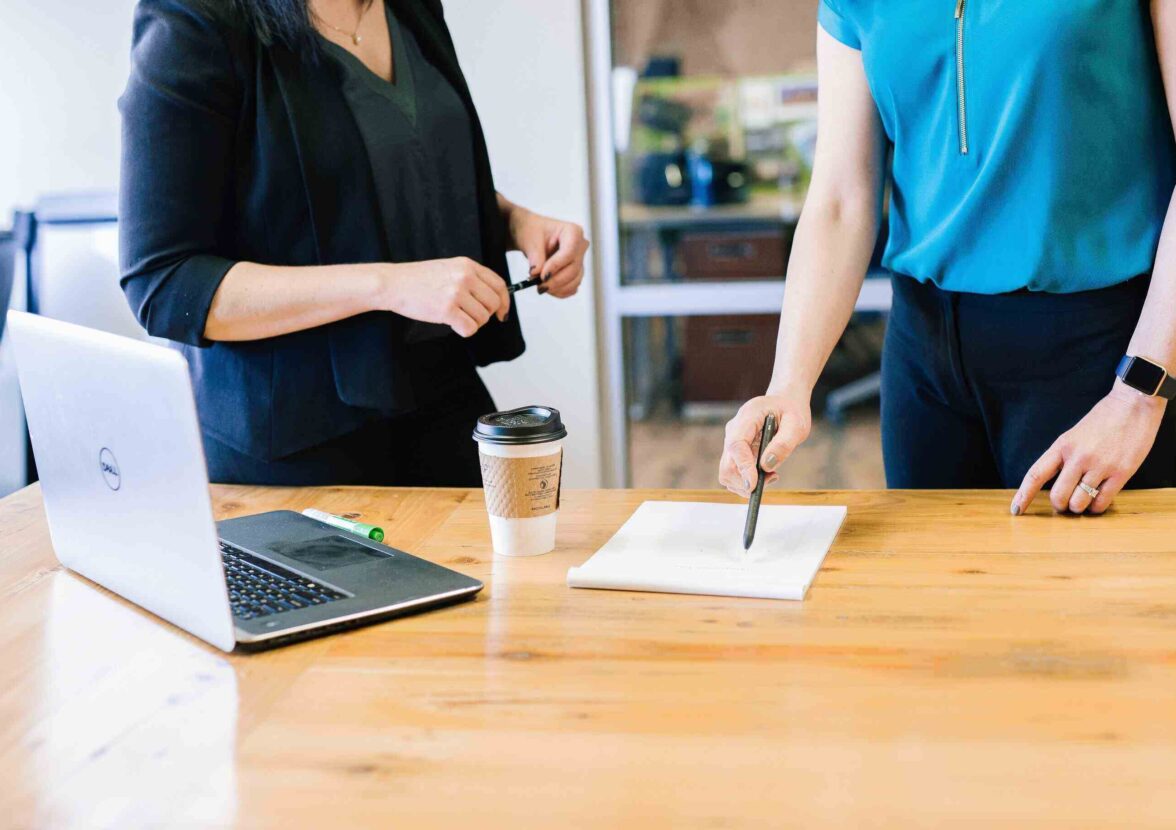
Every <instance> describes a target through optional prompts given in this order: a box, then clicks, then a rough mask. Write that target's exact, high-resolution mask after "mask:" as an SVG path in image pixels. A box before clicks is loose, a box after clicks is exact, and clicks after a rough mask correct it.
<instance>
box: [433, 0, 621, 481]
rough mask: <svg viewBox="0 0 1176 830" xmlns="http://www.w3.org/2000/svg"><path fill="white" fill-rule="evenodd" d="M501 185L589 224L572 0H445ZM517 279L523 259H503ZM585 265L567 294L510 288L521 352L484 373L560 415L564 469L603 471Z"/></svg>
mask: <svg viewBox="0 0 1176 830" xmlns="http://www.w3.org/2000/svg"><path fill="white" fill-rule="evenodd" d="M444 3H445V16H446V19H447V20H448V22H449V27H450V29H451V30H452V32H453V37H454V40H455V41H456V42H457V51H458V56H459V57H460V58H461V63H462V68H463V69H464V70H465V74H466V77H467V79H468V80H469V84H470V89H471V91H472V92H473V95H474V100H475V102H476V103H477V105H478V114H479V115H480V116H481V118H482V122H483V126H484V127H485V130H486V138H487V141H488V142H489V144H490V159H491V162H492V163H493V165H494V175H495V179H496V183H497V185H498V189H499V190H500V191H502V192H503V193H504V194H506V195H507V196H508V197H509V198H510V199H512V200H514V201H516V202H518V203H519V204H522V205H525V206H527V207H528V208H530V209H532V210H536V211H539V212H541V213H546V214H549V215H552V216H558V217H560V218H563V219H570V220H572V221H575V222H579V223H580V224H581V225H583V226H584V227H585V228H586V229H587V230H588V234H589V237H591V236H592V228H591V227H590V222H589V220H590V212H591V195H590V184H589V170H588V152H589V148H588V124H587V104H586V100H585V88H586V87H585V75H584V73H585V62H584V50H583V38H582V21H581V17H580V0H509V2H504V0H493V1H492V2H488V1H487V0H444ZM512 270H513V277H514V279H516V280H519V279H526V276H525V273H526V263H525V262H524V261H523V260H522V258H521V257H520V258H518V259H515V260H514V261H512ZM594 288H595V286H594V284H593V275H592V274H591V273H589V274H588V275H587V277H586V278H585V282H584V287H583V288H581V289H580V293H579V294H577V295H576V296H575V297H573V298H572V299H570V300H555V299H553V298H551V297H541V296H539V295H538V294H537V293H536V292H535V291H534V290H528V291H524V292H522V294H520V295H519V298H518V299H519V314H520V316H521V318H522V321H523V330H524V333H525V335H526V337H527V353H526V354H525V355H523V356H522V357H521V358H519V359H518V360H516V361H514V362H512V363H508V364H505V365H501V366H494V367H491V368H490V369H489V370H487V371H486V372H484V373H483V376H484V377H485V378H486V382H487V384H488V385H489V386H490V391H491V392H492V393H493V394H494V398H495V400H496V401H497V403H498V404H499V405H500V406H502V407H503V408H508V407H514V406H522V405H524V404H529V403H543V404H550V405H552V406H555V407H557V408H558V409H559V410H560V411H561V412H562V413H563V415H564V420H565V421H566V422H567V425H568V433H569V434H568V443H567V457H566V461H565V464H564V475H565V481H566V482H567V484H568V486H570V487H598V486H600V483H601V438H600V435H601V432H600V430H601V423H600V401H599V395H598V390H597V380H596V377H597V359H596V357H597V356H596V324H595V317H594V315H595V311H594V299H593V297H594V293H595V292H594Z"/></svg>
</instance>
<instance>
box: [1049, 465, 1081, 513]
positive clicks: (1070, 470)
mask: <svg viewBox="0 0 1176 830" xmlns="http://www.w3.org/2000/svg"><path fill="white" fill-rule="evenodd" d="M1084 472H1086V465H1085V464H1081V463H1079V461H1078V459H1077V458H1075V457H1070V458H1069V459H1067V460H1066V461H1065V463H1063V464H1062V471H1061V472H1060V473H1058V477H1057V480H1056V481H1055V482H1054V485H1053V487H1052V488H1051V489H1050V491H1049V503H1050V504H1051V505H1053V509H1054V510H1056V511H1058V512H1059V513H1065V512H1066V511H1067V510H1069V509H1070V496H1072V495H1073V494H1074V491H1075V490H1077V489H1078V482H1079V481H1080V480H1081V479H1082V474H1083V473H1084Z"/></svg>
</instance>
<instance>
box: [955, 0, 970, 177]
mask: <svg viewBox="0 0 1176 830" xmlns="http://www.w3.org/2000/svg"><path fill="white" fill-rule="evenodd" d="M967 4H968V0H956V7H955V22H956V109H957V112H958V115H959V122H960V155H961V156H966V155H967V154H968V99H967V95H966V94H965V92H964V10H965V7H966V6H967Z"/></svg>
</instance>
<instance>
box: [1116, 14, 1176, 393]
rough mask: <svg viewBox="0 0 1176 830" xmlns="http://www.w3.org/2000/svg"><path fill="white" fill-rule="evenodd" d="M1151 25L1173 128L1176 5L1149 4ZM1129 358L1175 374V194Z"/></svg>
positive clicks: (1174, 118) (1175, 101)
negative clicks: (1148, 362)
mask: <svg viewBox="0 0 1176 830" xmlns="http://www.w3.org/2000/svg"><path fill="white" fill-rule="evenodd" d="M1152 23H1153V25H1154V27H1155V31H1156V49H1157V51H1158V52H1159V56H1160V71H1161V73H1162V74H1163V78H1164V89H1165V91H1166V93H1167V98H1168V110H1169V112H1171V113H1172V116H1173V119H1172V120H1173V124H1174V125H1176V4H1173V3H1171V2H1170V0H1152ZM1130 354H1134V355H1140V356H1142V357H1146V358H1148V359H1149V360H1152V361H1155V362H1156V363H1160V364H1162V365H1164V366H1167V367H1168V368H1169V369H1171V370H1172V371H1173V372H1176V193H1174V194H1173V198H1172V201H1171V202H1170V203H1169V204H1168V215H1167V217H1166V218H1165V219H1164V230H1163V233H1162V234H1161V235H1160V246H1159V250H1158V251H1157V253H1156V262H1155V266H1154V268H1153V269H1152V279H1151V286H1150V288H1149V289H1148V292H1147V301H1146V302H1145V303H1144V306H1143V312H1142V313H1141V314H1140V315H1139V323H1138V325H1136V327H1135V335H1134V336H1133V337H1132V338H1131V348H1130ZM1116 383H1118V382H1117V381H1116Z"/></svg>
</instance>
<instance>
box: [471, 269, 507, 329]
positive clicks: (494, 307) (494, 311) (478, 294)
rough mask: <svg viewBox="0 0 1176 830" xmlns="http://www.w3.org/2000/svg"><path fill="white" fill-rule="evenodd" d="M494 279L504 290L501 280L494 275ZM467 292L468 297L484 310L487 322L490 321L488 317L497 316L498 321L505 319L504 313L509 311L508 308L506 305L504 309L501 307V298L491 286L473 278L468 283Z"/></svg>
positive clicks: (504, 286)
mask: <svg viewBox="0 0 1176 830" xmlns="http://www.w3.org/2000/svg"><path fill="white" fill-rule="evenodd" d="M495 279H497V280H498V284H499V285H501V286H502V287H503V289H504V290H505V288H506V285H505V283H503V281H502V278H501V277H498V276H497V275H495ZM469 291H470V296H472V297H473V298H474V299H475V300H477V302H478V304H479V305H481V306H482V308H484V309H486V314H487V317H486V319H487V320H489V319H490V315H494V316H497V317H498V319H499V320H503V319H504V318H505V314H506V311H507V310H509V308H510V306H509V305H507V306H505V307H504V306H503V305H502V296H501V295H500V294H499V293H498V292H497V291H495V290H494V288H493V286H491V285H489V284H488V283H486V282H485V281H483V280H482V279H479V278H474V279H473V280H472V281H471V283H470V286H469ZM508 296H509V295H508ZM507 302H508V303H509V302H510V301H509V300H507Z"/></svg>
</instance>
